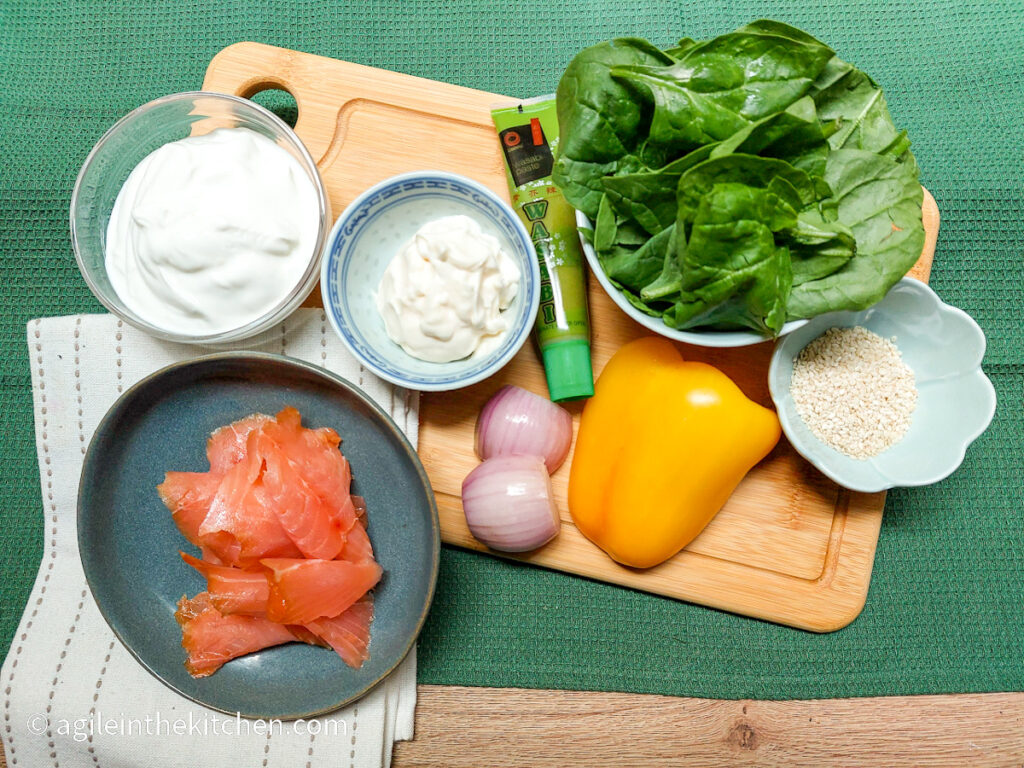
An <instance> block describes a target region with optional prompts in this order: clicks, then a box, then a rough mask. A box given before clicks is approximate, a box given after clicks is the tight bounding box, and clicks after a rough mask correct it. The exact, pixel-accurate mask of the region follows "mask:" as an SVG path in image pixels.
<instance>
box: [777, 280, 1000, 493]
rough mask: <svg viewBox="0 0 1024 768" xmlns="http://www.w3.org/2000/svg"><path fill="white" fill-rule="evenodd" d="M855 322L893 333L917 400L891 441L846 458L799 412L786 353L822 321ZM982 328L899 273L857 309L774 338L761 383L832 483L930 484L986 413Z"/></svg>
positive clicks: (790, 356) (958, 458) (981, 426)
mask: <svg viewBox="0 0 1024 768" xmlns="http://www.w3.org/2000/svg"><path fill="white" fill-rule="evenodd" d="M857 325H859V326H862V327H864V328H867V329H868V330H869V331H873V332H874V333H877V334H878V335H879V336H882V337H883V338H886V339H892V338H894V339H895V340H894V342H893V343H894V344H895V345H896V347H897V348H898V349H899V351H900V355H901V356H902V357H903V360H904V362H906V364H907V365H908V366H910V369H911V370H912V371H913V372H914V379H915V381H916V384H917V408H916V409H915V410H914V414H913V416H912V417H911V421H910V428H909V429H908V430H907V433H906V434H905V435H904V436H903V439H901V440H900V441H899V442H898V443H896V444H895V445H893V446H891V447H890V448H889V449H887V450H885V451H883V452H882V453H880V454H878V455H877V456H874V457H872V458H870V459H865V460H859V459H853V458H850V457H849V456H846V455H845V454H842V453H840V452H839V451H837V450H835V449H834V448H832V447H831V446H828V445H826V444H825V443H823V442H822V441H821V440H819V439H818V438H817V437H815V436H814V434H813V433H812V432H811V430H810V427H808V426H807V424H805V423H804V421H803V419H801V418H800V414H798V413H797V411H796V406H795V405H794V403H793V397H792V395H790V392H789V382H790V378H791V377H792V375H793V361H794V359H795V358H796V356H797V355H799V354H800V350H802V349H803V348H804V347H805V346H807V344H809V343H810V342H811V341H813V340H814V339H816V338H817V337H818V336H820V335H821V334H823V333H824V332H825V331H827V330H828V329H829V328H833V327H838V328H850V327H853V326H857ZM984 356H985V334H984V333H983V332H982V330H981V328H979V327H978V324H977V323H976V322H974V320H973V318H971V316H970V315H968V314H967V313H966V312H964V311H963V310H961V309H957V308H956V307H951V306H950V305H948V304H946V303H944V302H943V301H942V300H941V299H940V298H939V297H938V296H937V295H936V294H935V291H933V290H932V289H931V288H929V287H928V286H927V285H925V284H924V283H922V282H919V281H917V280H914V279H913V278H909V277H905V278H903V279H902V280H901V281H900V282H898V283H896V285H894V286H893V287H892V288H891V289H890V290H889V293H887V294H886V295H885V298H883V299H882V300H881V301H880V302H878V303H877V304H875V305H874V306H873V307H870V308H868V309H865V310H863V311H862V312H831V313H829V314H827V315H819V316H818V317H815V318H814V319H812V320H811V321H810V322H808V323H807V325H805V326H804V327H802V328H799V329H797V330H795V331H793V332H792V333H790V334H789V335H788V336H786V337H784V338H782V339H780V340H779V342H778V344H776V346H775V352H774V354H773V355H772V362H771V365H770V366H769V368H768V388H769V389H770V390H771V393H772V400H774V401H775V407H776V408H777V409H778V411H779V421H780V422H782V430H783V432H785V433H786V437H787V438H788V439H789V442H790V443H792V444H793V447H794V448H796V450H797V452H798V453H800V455H801V456H803V457H804V458H805V459H807V460H808V461H809V462H811V464H813V465H814V466H815V467H817V468H818V469H819V470H821V471H822V472H823V473H824V474H826V475H828V477H830V478H832V479H833V480H835V481H836V482H837V483H839V485H842V486H845V487H846V488H850V489H852V490H855V491H865V492H874V491H884V490H885V489H887V488H893V487H896V486H915V485H930V484H931V483H936V482H938V481H939V480H942V479H943V478H945V477H947V476H949V475H950V474H952V473H953V471H954V470H955V469H956V468H957V467H959V466H960V463H961V462H962V461H963V460H964V453H965V452H966V451H967V446H969V445H970V444H971V443H972V442H974V440H975V439H977V438H978V436H980V435H981V433H982V432H984V431H985V429H986V428H987V427H988V425H989V423H990V422H991V421H992V416H993V414H994V413H995V410H996V393H995V389H994V388H993V387H992V382H991V381H989V380H988V377H987V376H985V374H984V373H983V372H982V370H981V359H982V358H983V357H984Z"/></svg>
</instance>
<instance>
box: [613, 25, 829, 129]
mask: <svg viewBox="0 0 1024 768" xmlns="http://www.w3.org/2000/svg"><path fill="white" fill-rule="evenodd" d="M778 26H779V27H780V28H783V27H785V25H778ZM787 29H788V28H787ZM794 31H796V30H794ZM811 41H813V42H811ZM832 56H833V51H832V49H830V48H829V47H828V46H826V45H824V44H823V43H821V42H819V41H817V40H813V38H810V41H802V40H795V39H793V38H792V37H786V36H783V35H782V34H779V32H778V31H776V30H769V29H762V28H759V27H756V26H751V27H748V28H746V29H741V30H738V31H736V32H733V33H731V34H727V35H721V36H720V37H716V38H715V39H713V40H708V41H706V42H703V43H699V44H697V45H695V46H693V47H691V48H689V49H688V50H687V51H686V52H685V53H684V54H683V57H682V58H681V59H680V60H679V61H678V62H676V63H674V64H672V65H671V66H658V65H654V66H652V65H650V64H627V65H620V66H618V67H614V68H613V69H612V70H611V75H612V76H613V77H614V78H617V79H619V80H621V81H624V82H629V83H633V84H634V85H635V86H636V87H637V89H638V90H642V89H646V91H647V92H649V93H650V97H651V99H652V100H653V102H654V115H653V117H652V120H651V127H650V136H649V138H648V141H649V142H653V143H655V144H661V145H665V146H668V147H672V148H679V149H691V148H693V147H694V146H699V145H702V144H707V143H709V142H712V141H721V140H723V139H727V138H729V137H730V136H732V135H733V134H734V133H736V131H739V130H742V129H743V128H744V127H746V126H747V125H748V124H750V123H752V122H756V121H758V120H760V119H762V118H764V117H767V116H768V115H771V114H772V113H774V112H778V111H780V110H783V109H785V108H786V107H788V106H789V105H790V104H792V103H793V102H794V101H796V100H797V99H799V98H800V97H801V96H803V95H804V94H806V93H807V92H808V91H809V90H810V89H811V86H812V85H813V83H814V81H815V79H816V78H817V76H818V74H819V73H820V72H821V70H822V68H823V67H824V66H825V64H826V63H827V62H828V61H829V59H831V58H832Z"/></svg>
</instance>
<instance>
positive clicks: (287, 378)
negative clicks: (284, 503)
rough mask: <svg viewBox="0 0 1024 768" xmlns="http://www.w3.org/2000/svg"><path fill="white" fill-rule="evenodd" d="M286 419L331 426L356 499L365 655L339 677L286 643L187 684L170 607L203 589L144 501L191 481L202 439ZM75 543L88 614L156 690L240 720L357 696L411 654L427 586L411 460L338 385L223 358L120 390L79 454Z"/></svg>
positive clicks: (427, 524)
mask: <svg viewBox="0 0 1024 768" xmlns="http://www.w3.org/2000/svg"><path fill="white" fill-rule="evenodd" d="M286 405H292V406H295V407H296V408H298V410H299V412H300V413H301V414H302V420H303V424H304V425H305V426H309V427H321V426H326V427H332V428H334V429H336V430H337V431H338V433H339V434H340V435H341V437H342V441H343V442H342V449H343V450H344V452H345V456H346V457H347V458H348V460H349V461H350V462H351V464H352V476H353V493H358V494H361V495H362V496H365V497H366V504H367V516H368V520H369V529H368V530H369V533H370V540H371V541H372V543H373V548H374V551H375V553H376V556H377V560H378V561H379V562H380V564H381V567H382V568H383V569H384V577H383V578H382V579H381V582H380V584H378V585H377V587H376V589H375V615H374V619H373V624H372V626H371V631H370V648H369V651H370V658H369V660H368V661H367V662H366V663H365V664H364V665H363V667H362V668H361V669H358V670H355V669H351V668H350V667H348V666H346V665H345V663H344V662H342V660H341V659H340V658H338V656H337V655H336V654H335V653H333V652H331V651H329V650H327V649H324V648H319V647H314V646H308V645H301V644H298V643H291V644H288V645H282V646H278V647H275V648H268V649H266V650H264V651H261V652H259V653H254V654H251V655H249V656H245V657H242V658H240V659H236V660H234V661H231V662H228V663H227V664H225V665H224V666H223V667H221V669H220V670H219V671H217V672H216V673H214V674H213V675H212V676H210V677H207V678H203V679H200V680H194V679H193V678H192V677H191V676H189V674H188V672H186V671H185V667H184V666H183V664H184V661H185V652H184V650H183V649H182V647H181V631H180V630H179V628H178V625H177V623H176V622H175V620H174V610H175V603H176V602H177V600H178V599H179V598H180V597H181V596H182V595H183V594H188V595H194V594H195V593H197V592H200V591H202V590H203V589H204V588H205V583H204V582H203V579H202V578H201V577H200V576H199V574H197V573H196V572H195V571H193V570H192V569H191V568H189V567H188V566H187V565H185V564H184V563H183V562H182V561H181V559H180V558H179V556H178V550H179V549H180V550H184V551H193V552H194V548H193V547H191V546H190V545H189V544H188V542H186V541H185V539H184V538H183V537H182V535H181V534H180V533H179V532H178V529H177V528H176V527H175V525H174V522H173V521H172V520H171V515H170V513H169V512H168V511H167V509H166V508H165V507H164V505H163V504H162V503H161V501H160V498H159V497H158V496H157V492H156V486H157V484H158V483H160V482H161V481H162V480H163V476H164V472H165V471H167V470H171V469H175V470H192V471H204V470H206V469H209V465H208V463H207V461H206V455H205V445H206V438H207V437H208V436H209V434H210V433H211V432H212V431H213V430H214V429H216V428H217V427H220V426H223V425H224V424H229V423H230V422H232V421H235V420H236V419H239V418H241V417H243V416H246V415H248V414H250V413H255V412H262V413H269V414H273V413H276V412H277V411H278V410H280V409H281V408H282V407H284V406H286ZM78 546H79V551H80V553H81V557H82V566H83V568H84V569H85V577H86V579H87V580H88V582H89V586H90V587H91V588H92V593H93V595H94V596H95V598H96V602H97V604H98V605H99V608H100V611H101V612H102V613H103V616H104V617H105V618H106V620H107V622H108V623H109V624H110V627H111V629H113V631H114V633H115V634H116V635H117V636H118V638H120V640H121V642H123V643H124V645H125V647H127V648H128V650H129V651H130V652H131V653H132V654H133V655H134V656H135V658H137V659H138V660H139V662H140V663H141V664H142V665H143V666H144V667H146V669H148V670H149V671H150V672H152V673H153V674H154V675H155V676H156V677H157V678H159V679H160V680H161V681H162V682H164V683H166V684H167V685H169V686H170V687H171V688H173V689H174V690H176V691H178V692H179V693H181V694H182V695H184V696H187V697H188V698H190V699H193V700H194V701H197V702H199V703H200V704H203V705H205V706H207V707H211V708H213V709H216V710H220V711H222V712H230V713H235V712H239V713H241V714H242V715H244V716H249V717H264V718H271V717H275V718H281V719H293V718H297V717H311V716H313V715H317V714H322V713H324V712H329V711H331V710H333V709H337V708H338V707H341V706H344V705H345V704H348V703H349V702H351V701H353V700H354V699H356V698H358V697H360V696H362V695H363V694H364V693H366V692H367V691H368V690H370V688H372V687H373V686H374V685H376V684H377V683H378V682H380V681H381V680H382V679H383V678H384V677H386V676H387V674H388V673H389V672H391V671H392V670H393V669H394V668H395V667H396V666H397V665H398V663H399V662H400V661H401V660H402V659H403V658H404V657H405V655H406V654H407V653H408V652H409V650H410V649H411V648H412V646H413V643H414V642H415V641H416V637H417V635H418V634H419V632H420V629H421V627H422V626H423V622H424V620H425V619H426V616H427V611H428V609H429V607H430V601H431V599H432V598H433V595H434V584H435V582H436V579H437V568H438V556H439V550H440V532H439V526H438V520H437V506H436V504H435V501H434V494H433V492H432V491H431V489H430V482H429V481H428V480H427V475H426V472H424V470H423V465H422V464H421V463H420V460H419V458H418V457H417V455H416V452H415V450H413V448H412V446H411V445H410V444H409V441H408V440H406V439H405V436H404V435H403V434H402V433H401V432H400V431H399V429H398V427H397V426H396V425H395V423H394V422H393V421H392V420H391V419H390V418H389V417H388V416H387V415H386V414H385V413H384V412H383V411H382V410H381V409H380V408H378V407H377V405H375V404H374V403H373V402H372V401H371V400H370V399H369V398H368V397H367V396H366V395H365V394H363V393H362V392H361V391H360V390H358V389H357V388H356V387H355V386H353V385H352V384H350V383H348V382H347V381H345V380H343V379H341V378H339V377H337V376H334V375H332V374H330V373H328V372H326V371H324V370H323V369H321V368H317V367H315V366H312V365H308V364H306V363H303V362H300V361H297V360H292V359H289V358H284V357H280V356H277V355H267V354H259V353H225V354H217V355H211V356H209V357H204V358H200V359H198V360H195V361H193V362H189V363H181V364H177V365H172V366H170V367H168V368H164V369H163V370H161V371H158V372H157V373H154V374H153V375H152V376H150V377H148V378H146V379H143V380H142V381H141V382H139V383H138V384H136V385H135V386H134V387H132V388H131V389H130V390H128V391H127V392H126V393H125V394H124V395H123V396H122V397H121V398H120V399H119V400H118V401H117V402H116V403H115V404H114V406H113V407H112V408H111V409H110V411H109V412H108V413H107V415H106V416H105V417H104V418H103V421H102V422H101V423H100V425H99V428H98V429H97V430H96V435H95V436H94V437H93V440H92V443H91V444H90V445H89V450H88V453H87V454H86V456H85V464H84V466H83V469H82V480H81V485H80V486H79V496H78Z"/></svg>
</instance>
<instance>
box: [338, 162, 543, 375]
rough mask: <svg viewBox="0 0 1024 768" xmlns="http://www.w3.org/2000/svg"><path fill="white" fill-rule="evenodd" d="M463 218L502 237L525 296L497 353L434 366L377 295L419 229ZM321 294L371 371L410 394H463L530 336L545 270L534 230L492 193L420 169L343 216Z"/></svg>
mask: <svg viewBox="0 0 1024 768" xmlns="http://www.w3.org/2000/svg"><path fill="white" fill-rule="evenodd" d="M455 214H465V215H467V216H470V217H472V218H473V219H475V220H476V221H477V222H478V223H479V224H480V226H481V228H482V229H483V230H484V232H487V233H489V234H491V235H494V236H495V237H496V238H498V242H500V243H501V246H502V249H503V250H504V251H505V252H506V253H507V254H508V255H509V256H511V257H512V258H513V259H514V260H515V262H516V265H517V266H518V267H519V274H520V283H519V294H518V295H517V296H516V298H515V300H514V301H513V302H512V304H511V305H510V306H509V307H508V309H506V310H505V311H504V312H502V316H503V317H505V318H506V319H507V321H508V327H509V330H508V331H507V332H506V334H505V337H504V339H503V341H502V343H501V344H500V345H498V346H497V348H496V349H494V350H493V351H491V352H489V353H487V354H481V355H470V356H469V357H467V358H464V359H462V360H456V361H454V362H450V363H430V362H426V361H424V360H418V359H416V358H415V357H413V356H412V355H409V354H408V353H407V352H405V350H403V349H402V348H401V347H400V346H399V345H398V344H396V343H395V342H393V341H392V340H391V338H390V337H389V336H388V334H387V331H386V330H385V328H384V320H383V318H382V317H381V316H380V312H379V311H378V310H377V305H376V301H375V298H374V297H375V295H376V292H377V286H378V285H379V284H380V279H381V276H382V275H383V274H384V270H385V269H386V268H387V266H388V264H389V263H390V262H391V259H392V258H394V256H395V254H396V253H397V252H398V249H399V248H400V247H401V246H402V245H403V244H405V243H406V242H407V241H408V240H409V238H411V237H412V236H413V234H415V233H416V230H418V229H419V228H420V227H421V226H423V225H424V224H426V223H427V222H428V221H431V220H433V219H437V218H440V217H442V216H453V215H455ZM320 290H321V292H322V293H323V300H324V310H325V311H326V312H327V317H328V318H329V320H330V322H331V325H332V326H333V327H334V330H335V331H337V333H338V335H339V336H340V337H341V340H342V341H343V342H344V343H345V345H346V346H347V347H348V348H349V351H351V352H352V354H353V355H355V356H356V358H357V359H358V360H359V361H360V362H361V363H362V364H363V366H364V367H366V368H367V369H369V370H370V371H371V372H373V373H375V374H376V375H377V376H380V377H381V378H382V379H386V380H387V381H390V382H391V383H393V384H398V385H399V386H401V387H406V388H407V389H420V390H435V391H436V390H449V389H459V388H461V387H466V386H469V385H470V384H475V383H476V382H478V381H482V380H483V379H486V378H487V377H488V376H492V375H493V374H495V373H497V372H498V371H499V370H500V369H501V368H502V367H503V366H504V365H505V364H506V363H507V362H508V361H509V360H511V359H512V358H513V357H514V356H515V354H516V352H518V351H519V348H520V347H522V346H523V343H524V342H525V341H526V339H527V338H528V337H529V335H530V331H531V330H532V329H533V323H534V319H535V318H536V316H537V307H538V305H539V303H540V267H539V266H538V264H537V257H536V255H535V252H534V249H533V243H532V242H531V240H530V235H529V234H528V233H527V231H526V227H524V226H523V224H522V222H521V221H520V220H519V217H518V216H517V215H516V213H515V211H513V210H512V208H511V207H510V206H509V205H508V204H507V203H506V202H504V201H503V200H502V199H501V198H499V197H498V196H497V195H496V194H494V193H493V192H492V191H491V190H489V189H487V188H486V187H484V186H483V185H481V184H478V183H477V182H475V181H473V180H472V179H468V178H466V177H464V176H458V175H456V174H452V173H445V172H444V171H414V172H412V173H403V174H400V175H398V176H393V177H391V178H390V179H386V180H384V181H382V182H380V183H379V184H376V185H374V186H372V187H370V188H369V189H368V190H366V191H365V192H363V194H361V195H360V196H359V197H357V198H356V199H355V200H353V201H352V203H351V204H350V205H349V206H348V207H347V208H346V209H345V210H344V211H343V212H342V214H341V216H339V217H338V220H337V222H335V224H334V229H333V230H331V234H330V235H329V236H328V238H327V246H326V253H325V255H324V260H323V265H322V268H321V275H320Z"/></svg>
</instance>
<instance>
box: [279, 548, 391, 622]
mask: <svg viewBox="0 0 1024 768" xmlns="http://www.w3.org/2000/svg"><path fill="white" fill-rule="evenodd" d="M260 563H261V564H262V565H263V566H265V567H266V568H268V569H270V574H269V576H268V581H269V582H270V598H269V599H268V600H267V618H268V619H270V620H271V621H278V622H281V623H282V624H308V623H309V622H311V621H314V620H315V619H319V618H323V617H328V618H329V617H331V616H337V615H339V614H340V613H341V612H342V611H344V610H345V609H346V608H348V607H349V606H351V605H352V604H353V603H354V602H355V601H356V600H358V599H359V598H360V597H362V596H363V595H365V594H366V593H367V592H368V591H369V590H371V589H373V587H374V586H375V585H376V584H377V582H378V581H380V577H381V568H380V566H379V565H378V564H377V563H375V562H373V561H372V560H371V561H364V562H359V563H350V562H348V561H347V560H303V559H294V558H264V559H263V560H261V561H260Z"/></svg>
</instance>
